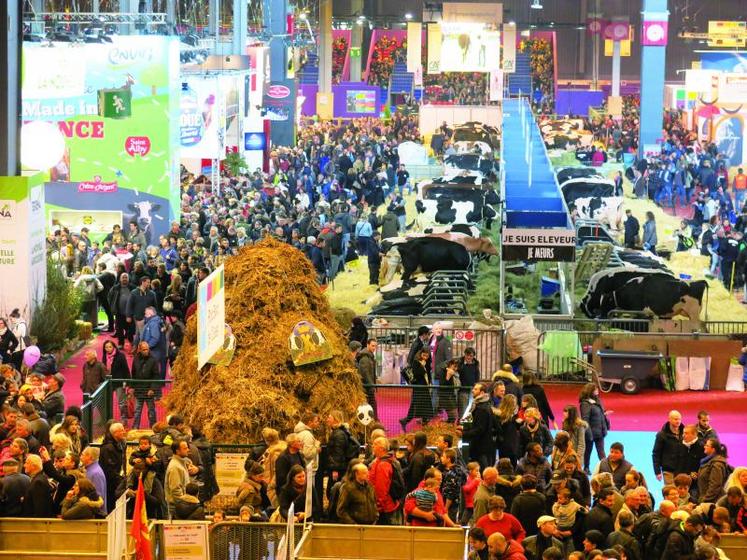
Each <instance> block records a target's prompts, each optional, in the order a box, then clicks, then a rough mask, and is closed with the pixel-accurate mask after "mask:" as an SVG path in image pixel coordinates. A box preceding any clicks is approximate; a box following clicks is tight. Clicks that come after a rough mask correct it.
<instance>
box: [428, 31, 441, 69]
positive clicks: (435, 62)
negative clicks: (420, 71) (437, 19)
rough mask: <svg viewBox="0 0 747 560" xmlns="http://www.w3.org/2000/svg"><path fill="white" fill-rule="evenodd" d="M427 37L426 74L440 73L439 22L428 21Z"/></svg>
mask: <svg viewBox="0 0 747 560" xmlns="http://www.w3.org/2000/svg"><path fill="white" fill-rule="evenodd" d="M426 29H427V33H426V37H427V39H428V51H427V52H428V69H427V70H428V74H440V73H441V24H440V23H429V24H428V26H427V27H426Z"/></svg>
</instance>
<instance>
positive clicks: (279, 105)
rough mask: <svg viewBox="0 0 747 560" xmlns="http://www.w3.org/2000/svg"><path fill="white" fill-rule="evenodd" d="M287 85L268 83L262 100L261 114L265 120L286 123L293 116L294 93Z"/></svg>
mask: <svg viewBox="0 0 747 560" xmlns="http://www.w3.org/2000/svg"><path fill="white" fill-rule="evenodd" d="M293 89H294V88H293V87H292V86H291V85H290V84H288V83H282V82H270V84H269V85H268V86H267V87H266V88H265V94H264V96H263V98H262V112H263V116H264V118H265V120H269V121H288V120H291V119H292V116H293V103H294V102H295V101H294V98H295V96H294V92H293Z"/></svg>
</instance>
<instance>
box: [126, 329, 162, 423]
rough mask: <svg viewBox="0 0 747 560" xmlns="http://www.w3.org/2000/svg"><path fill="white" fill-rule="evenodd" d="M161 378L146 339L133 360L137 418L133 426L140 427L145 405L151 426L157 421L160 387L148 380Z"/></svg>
mask: <svg viewBox="0 0 747 560" xmlns="http://www.w3.org/2000/svg"><path fill="white" fill-rule="evenodd" d="M160 378H161V375H160V369H159V365H158V362H157V361H156V359H155V357H154V356H153V355H152V354H151V352H150V347H149V346H148V343H147V342H146V341H142V342H140V344H138V347H137V352H136V353H135V358H134V359H133V360H132V379H133V380H135V383H134V384H133V385H134V389H135V400H136V402H137V404H136V405H135V419H134V424H133V427H134V428H135V429H136V430H137V429H139V428H140V416H142V413H143V406H144V405H145V406H146V407H147V408H148V423H149V425H150V426H153V424H155V423H156V398H160V393H161V391H160V388H159V387H157V386H154V385H153V384H151V383H147V382H146V381H154V380H158V379H160Z"/></svg>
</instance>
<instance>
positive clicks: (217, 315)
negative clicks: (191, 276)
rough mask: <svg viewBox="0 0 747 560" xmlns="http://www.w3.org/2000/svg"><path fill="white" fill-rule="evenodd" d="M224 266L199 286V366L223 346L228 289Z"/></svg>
mask: <svg viewBox="0 0 747 560" xmlns="http://www.w3.org/2000/svg"><path fill="white" fill-rule="evenodd" d="M223 280H224V269H223V266H220V267H219V268H217V269H215V270H214V271H213V273H212V274H211V275H210V276H208V277H207V278H205V279H204V280H203V281H202V282H200V284H199V286H198V287H197V292H198V293H197V367H198V368H201V367H202V366H204V365H205V364H206V363H207V362H208V361H209V360H210V358H212V357H213V355H214V354H215V353H216V352H217V351H218V350H220V349H221V348H223V341H224V340H225V328H226V327H225V325H226V291H225V289H224V288H223Z"/></svg>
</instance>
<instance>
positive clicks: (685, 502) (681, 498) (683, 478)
mask: <svg viewBox="0 0 747 560" xmlns="http://www.w3.org/2000/svg"><path fill="white" fill-rule="evenodd" d="M692 483H693V479H692V477H691V476H690V475H689V474H684V473H682V474H678V475H677V476H675V477H674V485H675V486H676V487H677V501H676V502H675V504H677V508H678V509H684V510H687V511H692V509H693V507H694V506H695V500H693V499H692V496H690V485H691V484H692Z"/></svg>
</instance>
